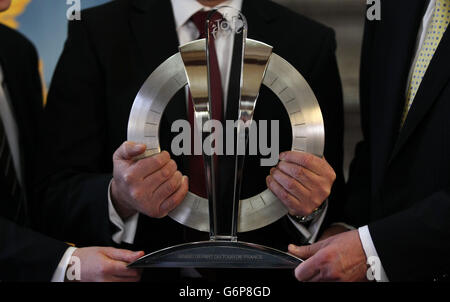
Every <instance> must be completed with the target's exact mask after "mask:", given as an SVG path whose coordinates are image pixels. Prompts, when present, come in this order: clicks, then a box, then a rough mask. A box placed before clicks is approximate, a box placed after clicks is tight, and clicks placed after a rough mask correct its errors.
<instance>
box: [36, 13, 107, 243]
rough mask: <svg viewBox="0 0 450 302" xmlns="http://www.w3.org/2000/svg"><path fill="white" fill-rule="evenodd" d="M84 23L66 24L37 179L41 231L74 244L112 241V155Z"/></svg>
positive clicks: (101, 93) (98, 78)
mask: <svg viewBox="0 0 450 302" xmlns="http://www.w3.org/2000/svg"><path fill="white" fill-rule="evenodd" d="M100 68H101V67H100V64H99V62H98V60H97V57H96V56H95V52H94V50H93V48H92V46H91V43H90V40H89V35H88V31H87V30H86V28H85V25H84V23H83V21H78V22H70V23H69V33H68V38H67V41H66V44H65V47H64V50H63V53H62V55H61V57H60V60H59V63H58V65H57V68H56V70H55V73H54V77H53V80H52V85H51V87H50V91H49V95H48V101H47V106H46V108H45V113H44V114H45V122H44V126H43V131H42V133H41V142H42V143H41V144H40V145H41V147H40V148H39V150H38V156H39V158H38V162H39V165H38V170H37V171H38V173H37V176H36V177H35V188H36V195H37V197H38V198H37V200H40V201H41V203H40V204H39V205H38V208H37V209H35V210H36V212H39V215H38V216H37V217H35V221H36V223H37V225H38V227H39V229H41V230H42V231H43V232H45V233H46V234H49V235H51V236H52V237H54V238H57V239H60V240H63V241H66V242H72V243H75V244H77V245H110V244H112V243H113V242H112V239H111V234H112V230H111V224H110V221H109V217H108V197H107V196H108V194H107V192H108V191H107V190H108V185H109V182H110V180H111V177H112V176H111V173H110V171H111V167H110V165H111V158H105V156H104V154H105V151H104V148H105V145H106V143H105V140H106V137H107V135H108V134H107V130H106V124H107V120H106V114H107V109H106V105H105V95H104V79H103V77H102V75H101V72H100Z"/></svg>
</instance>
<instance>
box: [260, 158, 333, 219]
mask: <svg viewBox="0 0 450 302" xmlns="http://www.w3.org/2000/svg"><path fill="white" fill-rule="evenodd" d="M335 180H336V173H334V170H333V168H332V167H331V166H330V165H329V164H328V163H327V161H326V160H325V159H322V158H319V157H317V156H314V155H312V154H308V153H305V152H296V151H289V152H284V153H282V154H280V162H279V163H278V166H277V167H276V168H272V170H270V176H268V177H267V179H266V182H267V187H268V188H269V189H270V190H271V191H272V192H273V193H274V194H275V195H276V196H277V197H278V198H279V199H280V200H281V202H283V203H284V205H285V206H286V207H287V208H288V210H289V213H290V214H291V215H295V216H307V215H310V214H311V213H312V212H313V211H314V210H315V209H317V208H318V207H320V205H321V204H322V203H323V202H324V201H325V200H326V199H327V198H328V196H329V195H330V192H331V187H332V186H333V183H334V181H335Z"/></svg>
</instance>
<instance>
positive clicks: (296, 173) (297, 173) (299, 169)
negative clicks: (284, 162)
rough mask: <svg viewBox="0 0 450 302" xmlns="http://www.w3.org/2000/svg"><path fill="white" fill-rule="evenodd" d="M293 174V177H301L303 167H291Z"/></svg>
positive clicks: (303, 171)
mask: <svg viewBox="0 0 450 302" xmlns="http://www.w3.org/2000/svg"><path fill="white" fill-rule="evenodd" d="M293 174H294V177H295V178H301V177H302V176H304V175H305V169H304V168H302V167H295V168H293Z"/></svg>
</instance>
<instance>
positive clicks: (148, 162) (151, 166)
mask: <svg viewBox="0 0 450 302" xmlns="http://www.w3.org/2000/svg"><path fill="white" fill-rule="evenodd" d="M169 163H170V166H167V165H168V164H169ZM166 166H167V167H168V168H170V169H173V168H174V167H175V171H176V170H177V164H176V163H175V161H173V160H171V159H170V155H169V153H168V152H167V151H163V152H161V153H158V154H156V155H153V156H151V157H147V158H144V159H141V160H139V161H137V162H135V163H134V164H133V166H131V167H130V173H132V174H133V175H135V177H136V178H138V179H140V180H142V179H144V178H146V177H148V176H149V175H152V174H154V173H156V172H158V171H159V170H161V169H163V168H164V167H166ZM175 171H174V172H173V173H175ZM173 173H172V174H173Z"/></svg>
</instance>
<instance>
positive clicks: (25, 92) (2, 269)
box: [0, 24, 67, 281]
mask: <svg viewBox="0 0 450 302" xmlns="http://www.w3.org/2000/svg"><path fill="white" fill-rule="evenodd" d="M0 41H2V43H1V45H0V65H1V66H2V70H3V76H4V79H5V82H6V86H7V89H8V92H9V96H10V102H11V105H12V109H13V113H14V115H15V119H16V122H17V125H18V130H19V144H20V148H21V153H22V154H21V158H22V168H23V172H24V175H25V183H26V185H25V186H26V187H28V186H27V184H29V183H30V182H31V181H30V176H31V175H32V173H31V170H32V169H33V163H34V156H35V150H36V149H35V146H36V145H37V144H38V141H37V132H38V130H37V128H38V124H39V118H40V116H41V113H42V91H41V82H40V78H39V73H38V61H37V54H36V50H35V49H34V47H33V46H32V45H31V43H30V42H29V41H28V40H26V39H25V38H24V37H23V36H22V35H20V34H19V33H17V32H16V31H14V30H12V29H9V28H7V27H6V26H4V25H1V24H0ZM0 186H1V185H0ZM0 192H2V191H0ZM6 196H8V195H6ZM6 196H5V195H4V193H1V194H0V280H28V281H33V280H40V281H50V279H51V277H52V274H53V272H54V271H55V269H56V266H57V265H58V262H59V261H60V259H61V257H62V255H63V254H64V251H65V250H66V249H67V245H66V244H64V243H62V242H58V241H55V240H53V239H50V238H47V237H45V236H43V235H40V234H38V233H35V232H33V231H31V230H29V229H26V228H23V227H21V226H19V225H17V224H15V223H14V222H13V221H11V219H14V217H13V216H15V215H12V213H15V211H16V209H17V206H18V205H17V204H16V203H15V202H13V201H11V200H8V198H9V197H6ZM23 210H25V209H23Z"/></svg>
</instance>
